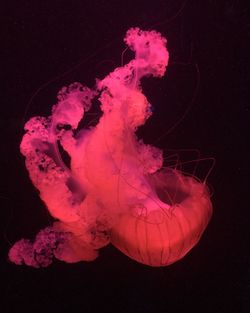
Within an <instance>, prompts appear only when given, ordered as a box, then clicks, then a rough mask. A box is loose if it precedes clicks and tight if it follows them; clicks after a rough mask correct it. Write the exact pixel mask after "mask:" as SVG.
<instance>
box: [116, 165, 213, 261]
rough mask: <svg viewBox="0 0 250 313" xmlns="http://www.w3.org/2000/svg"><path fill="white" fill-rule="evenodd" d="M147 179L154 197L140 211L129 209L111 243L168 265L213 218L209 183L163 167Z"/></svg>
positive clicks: (138, 257) (130, 253) (135, 256)
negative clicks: (200, 181)
mask: <svg viewBox="0 0 250 313" xmlns="http://www.w3.org/2000/svg"><path fill="white" fill-rule="evenodd" d="M148 181H149V183H150V185H151V187H152V189H153V190H154V192H155V193H154V196H153V198H152V199H151V201H150V202H148V203H147V204H146V205H145V206H144V204H143V203H141V204H140V205H141V210H137V214H133V213H132V212H130V211H127V212H126V213H125V214H123V215H122V216H121V217H120V218H119V222H118V223H117V224H116V225H115V227H114V229H113V230H112V235H111V242H112V244H113V245H115V246H116V247H117V248H118V249H119V250H121V251H122V252H123V253H124V254H126V255H128V256H129V257H130V258H132V259H134V260H136V261H138V262H140V263H143V264H146V265H151V266H165V265H169V264H172V263H174V262H176V261H178V260H179V259H181V258H182V257H184V256H185V254H187V253H188V251H190V250H191V249H192V248H193V247H194V246H195V245H196V244H197V242H198V241H199V239H200V237H201V235H202V233H203V232H204V230H205V228H206V226H207V224H208V222H209V220H210V218H211V214H212V204H211V201H210V196H209V193H208V190H207V187H206V185H204V184H202V183H199V182H198V181H197V180H195V179H194V178H192V177H188V176H184V175H182V174H181V173H180V172H179V171H177V170H174V169H170V168H169V169H167V170H161V171H159V172H156V173H154V174H153V175H151V176H150V177H148ZM156 204H157V205H156ZM142 207H143V209H142Z"/></svg>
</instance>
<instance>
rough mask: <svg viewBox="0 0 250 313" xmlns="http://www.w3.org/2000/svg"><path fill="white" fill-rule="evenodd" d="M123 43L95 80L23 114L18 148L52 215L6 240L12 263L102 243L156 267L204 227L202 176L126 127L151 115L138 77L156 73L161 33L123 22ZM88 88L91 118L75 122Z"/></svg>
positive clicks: (160, 71) (160, 69)
mask: <svg viewBox="0 0 250 313" xmlns="http://www.w3.org/2000/svg"><path fill="white" fill-rule="evenodd" d="M125 42H126V44H127V45H128V47H129V48H130V49H131V50H133V51H134V52H135V58H134V59H133V60H132V61H130V62H129V63H128V64H126V65H125V66H123V67H118V68H116V69H115V70H114V71H113V72H112V73H110V74H109V75H107V76H106V77H105V78H104V79H102V80H97V83H96V87H95V88H94V89H93V90H91V89H89V88H87V87H83V86H82V85H81V84H80V83H73V84H72V85H70V86H69V87H68V88H66V87H64V88H62V90H61V91H60V92H59V93H58V103H57V104H56V105H54V106H53V108H52V114H51V116H49V117H47V118H45V117H39V116H38V117H33V118H31V119H30V120H29V121H28V122H27V123H26V125H25V130H26V133H25V135H24V136H23V139H22V142H21V153H22V154H23V155H24V156H25V161H26V167H27V169H28V172H29V175H30V179H31V181H32V183H33V184H34V186H35V187H36V188H37V189H38V191H39V193H40V197H41V199H42V200H43V202H44V203H45V205H46V207H47V209H48V210H49V212H50V214H51V215H52V216H53V217H54V219H55V222H54V224H53V225H52V226H49V227H47V228H46V229H44V230H41V231H40V232H39V233H38V235H37V236H36V238H35V240H34V241H30V240H27V239H22V240H20V241H18V242H17V243H15V244H14V246H13V247H12V248H11V249H10V251H9V258H10V260H11V261H12V262H14V263H16V264H22V263H25V264H27V265H31V266H34V267H39V266H47V265H49V264H50V263H51V262H52V259H53V258H54V257H56V258H58V259H59V260H63V261H65V262H69V263H70V262H79V261H82V260H83V261H90V260H94V259H95V258H96V257H97V256H98V249H100V248H101V247H104V246H105V245H107V244H109V243H111V244H113V245H114V246H115V247H116V248H118V249H119V250H120V251H121V252H123V253H124V254H126V255H127V256H129V257H130V258H132V259H134V260H136V261H138V262H140V263H143V264H146V265H150V266H165V265H169V264H171V263H174V262H176V261H178V260H179V259H181V258H182V257H183V256H184V255H185V254H186V253H187V252H188V251H189V250H190V249H192V247H194V245H195V244H196V243H197V242H198V241H199V239H200V237H201V235H202V233H203V232H204V230H205V228H206V226H207V224H208V222H209V220H210V218H211V214H212V204H211V201H210V197H209V193H208V188H207V186H206V184H205V183H201V182H199V181H198V180H197V179H195V178H193V177H190V176H186V175H184V174H183V173H182V172H181V171H178V170H176V169H172V168H170V167H169V168H166V167H163V155H162V151H161V150H160V149H158V148H156V147H153V146H151V145H147V144H144V143H143V141H142V140H138V138H137V136H136V134H135V132H136V130H137V129H138V127H140V126H141V125H143V124H144V123H145V122H146V120H147V119H148V118H149V117H150V116H151V114H152V111H151V109H150V104H149V102H148V101H147V98H146V97H145V96H144V94H143V93H142V89H141V86H140V80H141V78H142V77H144V76H149V75H153V76H154V77H162V76H163V75H164V73H165V70H166V67H167V64H168V58H169V56H168V51H167V49H166V43H167V41H166V39H165V38H163V37H162V36H161V35H160V34H159V33H158V32H156V31H142V30H140V29H139V28H131V29H129V30H128V32H127V34H126V37H125ZM95 97H98V100H99V102H100V107H101V110H102V116H101V117H100V120H99V123H98V124H97V125H96V126H95V127H89V128H87V129H79V126H78V125H79V122H80V121H81V120H82V119H83V118H84V114H85V112H87V111H88V110H89V109H90V107H91V102H92V100H93V98H95ZM59 145H60V147H61V149H63V150H64V152H65V153H67V154H68V156H69V157H70V166H66V165H65V164H64V162H63V160H62V157H61V154H60V151H59Z"/></svg>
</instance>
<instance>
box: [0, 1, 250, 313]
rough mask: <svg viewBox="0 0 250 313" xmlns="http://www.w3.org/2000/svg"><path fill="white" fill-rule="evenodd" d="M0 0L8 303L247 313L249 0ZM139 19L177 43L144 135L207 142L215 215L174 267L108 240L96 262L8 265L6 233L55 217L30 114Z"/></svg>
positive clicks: (93, 69)
mask: <svg viewBox="0 0 250 313" xmlns="http://www.w3.org/2000/svg"><path fill="white" fill-rule="evenodd" d="M2 9H3V10H1V14H2V15H3V16H2V19H1V23H3V24H2V26H3V27H2V28H1V32H2V33H1V43H0V45H1V54H2V57H1V61H2V62H3V64H2V70H1V76H2V79H1V87H2V91H1V96H2V100H1V104H0V106H1V122H0V123H1V136H2V139H1V143H2V144H3V145H2V148H1V167H2V169H1V173H2V177H1V184H2V186H1V190H0V198H1V211H2V212H3V213H4V217H3V218H2V219H1V229H2V230H1V242H2V245H1V278H0V280H1V282H2V283H3V292H2V293H1V296H2V300H1V305H2V306H3V307H2V309H1V310H0V311H1V312H11V313H12V312H13V313H14V312H26V313H28V312H36V313H37V312H83V313H87V312H98V313H99V312H117V313H118V312H119V313H125V312H126V313H140V312H143V313H147V312H154V313H170V312H200V313H207V312H209V313H217V312H218V313H219V312H241V313H246V312H249V311H250V306H249V290H250V281H249V271H250V270H249V246H250V245H249V216H250V213H249V200H248V198H249V193H247V190H248V187H249V177H248V176H249V175H248V174H249V170H250V167H249V161H250V160H249V155H248V154H249V152H250V149H249V142H250V141H249V139H250V137H249V118H250V106H249V101H248V100H247V95H248V88H249V86H248V80H247V74H248V71H247V66H249V61H248V59H247V57H248V54H249V49H248V42H249V36H248V34H249V32H250V27H249V23H247V14H249V8H247V6H246V5H244V4H243V3H241V2H240V1H215V0H214V1H183V0H181V1H179V0H171V1H167V0H165V1H160V0H155V1H147V0H146V1H125V0H124V1H120V0H118V1H114V0H112V1H107V0H106V1H102V0H99V1H98V0H94V1H93V0H89V1H86V0H82V1H59V0H51V1H45V0H44V1H36V0H30V1H21V0H19V1H9V2H8V4H7V3H5V6H4V7H3V8H2ZM132 26H139V27H140V28H142V29H155V30H157V31H159V32H161V33H162V35H163V36H165V37H166V38H167V39H168V49H169V53H170V64H169V67H168V69H167V73H166V75H165V77H164V78H162V79H153V78H148V79H145V80H143V83H142V86H143V90H144V92H145V94H146V95H147V97H148V99H149V101H150V102H151V103H152V105H153V107H154V111H155V112H154V116H153V117H152V118H151V119H150V121H148V122H147V124H146V125H145V126H144V127H143V128H142V129H141V130H139V132H138V135H139V136H142V137H143V138H144V139H145V142H148V143H152V144H154V145H156V146H158V147H160V148H162V149H165V152H166V153H167V150H166V149H198V150H199V151H200V152H201V157H205V158H207V157H213V158H215V159H216V166H215V167H214V169H213V171H212V173H211V174H210V176H209V178H208V183H209V186H210V187H211V190H213V196H212V201H213V205H214V214H213V218H212V220H211V222H210V224H209V226H208V228H207V230H206V232H205V234H204V236H203V237H202V239H201V241H200V242H199V244H198V245H197V246H196V247H195V248H194V249H193V250H192V251H191V252H190V253H189V254H188V255H187V256H186V257H185V258H184V259H182V260H181V261H179V262H177V263H175V264H173V265H171V266H169V267H165V268H150V267H147V266H143V265H141V264H138V263H136V262H134V261H132V260H130V259H129V258H127V257H126V256H124V255H122V254H121V253H120V252H119V251H117V250H116V249H115V248H113V247H112V246H108V247H106V248H104V249H102V250H101V253H100V257H99V258H98V259H97V260H96V261H94V262H91V263H78V264H66V263H61V262H55V263H53V265H51V266H50V267H48V268H45V269H33V268H28V267H25V266H15V265H13V264H11V263H9V262H8V260H7V253H8V250H9V248H10V246H11V244H13V243H14V242H15V241H17V240H19V239H21V238H23V237H25V238H32V237H33V236H35V234H36V233H37V232H38V231H39V230H40V229H41V228H43V227H46V226H47V225H49V224H50V223H51V221H52V220H51V218H50V217H49V215H48V213H47V211H46V209H45V208H44V206H43V204H42V203H41V201H40V199H39V197H38V194H37V192H36V190H35V189H34V188H33V186H32V184H31V182H30V181H29V178H28V174H27V172H26V169H25V166H24V159H23V157H22V156H21V154H20V152H19V144H20V140H21V138H22V135H23V121H24V120H27V119H28V118H29V117H31V116H34V115H47V114H49V112H50V109H51V106H52V105H53V104H54V103H55V101H56V93H57V91H58V89H60V88H61V87H62V86H64V85H68V84H69V83H71V82H74V81H81V82H82V83H83V84H86V85H88V86H89V87H91V86H93V85H94V82H95V78H96V77H99V78H103V77H104V76H105V75H106V74H107V73H109V72H110V71H111V70H113V69H114V68H115V67H117V66H119V65H121V54H122V51H123V50H124V48H125V44H124V43H123V37H124V34H125V32H126V30H127V29H129V28H130V27H132ZM131 56H132V54H130V53H129V52H126V53H125V55H124V62H128V60H129V59H130V58H131ZM185 112H186V114H185ZM176 121H177V122H178V123H177V125H176V126H175V127H173V128H172V125H174V124H175V123H176ZM183 157H184V159H185V158H186V159H190V158H191V159H195V158H197V156H195V155H193V154H192V153H191V152H190V153H188V154H185V155H183ZM200 163H202V162H200ZM202 164H203V163H202ZM208 167H209V164H208ZM208 167H205V168H204V167H203V165H201V172H200V173H198V176H199V174H200V175H201V176H202V175H203V177H204V175H205V174H204V173H206V171H207V168H208ZM201 178H202V177H201Z"/></svg>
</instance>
